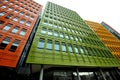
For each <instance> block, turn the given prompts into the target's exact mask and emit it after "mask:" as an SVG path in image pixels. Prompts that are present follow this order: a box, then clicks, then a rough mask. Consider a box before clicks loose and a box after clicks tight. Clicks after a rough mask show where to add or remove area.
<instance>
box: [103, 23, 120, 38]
mask: <svg viewBox="0 0 120 80" xmlns="http://www.w3.org/2000/svg"><path fill="white" fill-rule="evenodd" d="M101 25H102V26H103V27H105V28H106V29H107V30H108V31H110V32H111V33H112V34H113V35H114V36H115V37H116V38H118V39H119V40H120V33H118V32H117V31H116V30H115V29H113V28H112V27H111V26H109V25H108V24H107V23H105V22H101Z"/></svg>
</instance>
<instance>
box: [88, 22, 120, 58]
mask: <svg viewBox="0 0 120 80" xmlns="http://www.w3.org/2000/svg"><path fill="white" fill-rule="evenodd" d="M86 22H87V24H88V25H89V26H90V27H91V28H92V29H93V30H94V31H95V33H96V34H97V35H98V36H99V38H100V39H101V40H102V41H103V42H104V44H105V45H106V46H107V47H108V48H109V49H110V51H111V52H112V54H113V55H114V56H115V57H117V58H118V59H119V60H120V41H119V40H118V39H117V38H116V37H115V36H114V35H113V34H112V33H110V32H109V31H108V30H107V29H108V28H107V29H105V28H104V27H103V26H102V25H101V24H99V23H96V22H91V21H86Z"/></svg>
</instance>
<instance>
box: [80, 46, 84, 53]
mask: <svg viewBox="0 0 120 80" xmlns="http://www.w3.org/2000/svg"><path fill="white" fill-rule="evenodd" d="M80 52H81V53H82V54H84V50H83V48H82V46H80Z"/></svg>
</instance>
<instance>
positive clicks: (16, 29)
mask: <svg viewBox="0 0 120 80" xmlns="http://www.w3.org/2000/svg"><path fill="white" fill-rule="evenodd" d="M18 30H19V27H17V26H16V27H14V28H13V30H12V32H11V33H13V34H15V33H17V32H18Z"/></svg>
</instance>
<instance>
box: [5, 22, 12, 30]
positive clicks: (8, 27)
mask: <svg viewBox="0 0 120 80" xmlns="http://www.w3.org/2000/svg"><path fill="white" fill-rule="evenodd" d="M11 26H12V24H7V25H6V26H5V27H4V28H3V31H8V30H9V29H10V27H11Z"/></svg>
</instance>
